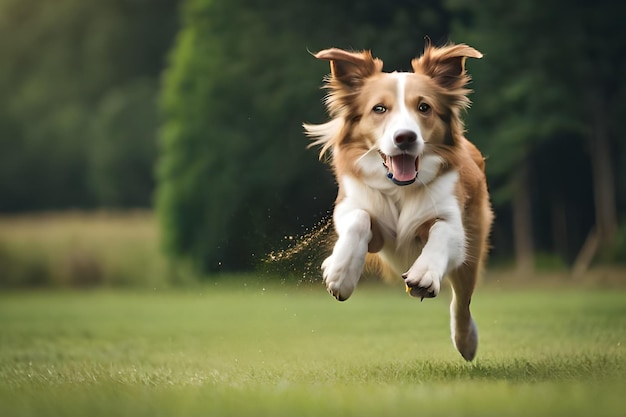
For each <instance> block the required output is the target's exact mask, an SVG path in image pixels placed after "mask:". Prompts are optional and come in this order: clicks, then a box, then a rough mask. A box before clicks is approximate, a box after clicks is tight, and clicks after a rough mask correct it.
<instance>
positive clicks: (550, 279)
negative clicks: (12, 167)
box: [0, 212, 626, 417]
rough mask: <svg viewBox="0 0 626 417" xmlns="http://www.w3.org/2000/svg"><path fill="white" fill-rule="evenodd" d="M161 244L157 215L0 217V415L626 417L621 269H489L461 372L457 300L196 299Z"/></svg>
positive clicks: (388, 296) (211, 290)
mask: <svg viewBox="0 0 626 417" xmlns="http://www.w3.org/2000/svg"><path fill="white" fill-rule="evenodd" d="M158 241H159V239H158V230H157V227H156V224H155V220H154V218H153V216H152V214H151V213H149V212H133V213H115V212H100V213H56V214H55V213H51V214H44V215H23V216H4V217H0V287H1V290H0V416H2V417H5V416H7V417H14V416H15V417H20V416H24V417H26V416H29V417H30V416H32V417H34V416H52V417H54V416H70V417H72V416H86V415H89V416H94V417H97V416H112V415H120V416H121V415H128V416H207V415H210V416H319V415H324V416H334V415H340V416H403V415H416V414H419V415H425V416H461V415H468V416H472V415H476V416H490V415H491V416H503V415H507V416H529V415H545V416H559V415H563V416H565V415H567V416H589V415H593V416H623V415H626V405H625V404H626V402H625V401H624V398H623V393H624V392H626V376H625V374H626V351H625V348H624V344H625V343H626V289H625V288H624V285H623V284H624V280H623V276H624V273H623V270H622V271H620V270H599V269H596V270H594V271H592V273H591V274H588V275H587V278H586V279H584V280H578V281H575V282H574V281H572V280H571V278H567V277H566V276H564V275H559V274H557V273H555V272H554V271H552V272H550V273H549V274H547V275H546V274H543V275H537V276H533V277H523V279H518V280H514V279H511V278H510V277H509V278H506V274H503V273H502V272H498V271H496V270H494V269H493V268H491V269H490V271H489V273H488V274H487V276H486V277H485V279H484V280H483V282H482V283H481V285H480V288H479V290H478V292H477V293H476V295H475V297H474V301H473V305H474V314H475V317H476V320H477V322H478V325H479V331H480V337H481V339H480V345H479V352H478V356H477V358H476V360H475V361H474V362H472V363H466V362H465V361H464V360H463V359H462V358H461V356H460V355H459V354H458V353H457V352H456V351H455V350H454V348H453V346H452V343H451V342H450V338H449V330H448V326H449V325H448V319H449V315H448V303H449V299H450V293H449V291H448V290H447V289H444V291H443V292H442V293H441V294H440V296H439V297H437V298H435V299H432V300H424V302H421V303H420V302H419V301H418V300H416V299H412V298H410V297H409V296H407V295H406V294H405V293H404V289H403V288H402V286H401V283H400V282H398V285H391V286H389V285H382V284H376V283H375V282H371V281H370V282H365V283H362V284H363V285H361V286H359V287H358V288H357V291H356V292H355V294H354V295H353V296H352V298H351V299H350V300H348V301H346V302H344V303H339V302H337V301H335V300H334V299H333V298H332V297H331V296H329V295H328V294H327V293H326V292H325V290H324V288H323V285H322V284H321V282H320V277H319V271H318V269H317V267H313V266H307V268H310V269H307V270H306V271H304V272H305V273H306V279H302V280H301V282H298V279H296V280H294V279H293V275H292V276H291V277H286V276H284V275H283V276H281V275H280V274H283V273H284V271H286V270H288V269H289V268H286V267H287V266H288V265H266V266H267V267H266V268H264V270H263V271H262V272H261V271H259V272H257V273H254V274H248V275H232V276H214V277H210V279H208V280H205V281H204V283H202V284H199V283H198V281H194V280H193V278H190V277H186V278H185V277H184V276H182V277H181V276H180V275H177V276H173V275H172V270H170V269H169V268H168V267H167V263H166V262H165V261H164V259H163V257H162V254H161V252H160V251H159V248H158ZM292 272H293V271H292ZM295 272H297V274H296V275H298V274H300V277H302V275H303V274H302V272H298V271H295ZM524 282H525V283H524ZM444 288H445V287H444Z"/></svg>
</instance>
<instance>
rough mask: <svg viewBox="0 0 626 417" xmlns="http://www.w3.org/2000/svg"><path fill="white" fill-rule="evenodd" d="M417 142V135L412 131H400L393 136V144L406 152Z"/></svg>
mask: <svg viewBox="0 0 626 417" xmlns="http://www.w3.org/2000/svg"><path fill="white" fill-rule="evenodd" d="M416 140H417V134H416V133H415V132H414V131H412V130H406V129H403V130H398V131H397V132H396V133H395V134H394V135H393V143H394V144H395V145H396V146H397V147H398V148H399V149H400V150H401V151H406V150H407V149H409V148H410V147H411V146H413V144H414V143H415V141H416Z"/></svg>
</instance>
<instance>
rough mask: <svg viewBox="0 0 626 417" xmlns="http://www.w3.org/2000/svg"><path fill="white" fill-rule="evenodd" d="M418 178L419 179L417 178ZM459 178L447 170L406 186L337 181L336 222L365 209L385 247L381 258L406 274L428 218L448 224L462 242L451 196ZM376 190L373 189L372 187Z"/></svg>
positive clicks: (456, 206) (349, 179)
mask: <svg viewBox="0 0 626 417" xmlns="http://www.w3.org/2000/svg"><path fill="white" fill-rule="evenodd" d="M418 178H419V177H418ZM458 178H459V175H458V173H457V172H456V171H454V170H451V171H448V172H446V173H444V174H443V175H440V176H438V177H436V178H432V179H431V180H430V181H428V182H426V183H425V184H423V183H421V182H420V181H419V180H418V181H417V182H416V183H414V184H412V185H410V186H405V187H401V186H397V185H395V184H393V183H391V181H388V180H386V179H385V181H388V183H389V184H386V183H385V184H384V189H381V188H379V187H377V185H379V184H378V183H375V184H373V186H372V185H368V184H367V183H366V182H365V181H363V180H360V179H357V178H355V177H352V176H344V177H343V178H341V185H342V188H343V191H344V193H345V198H344V199H343V200H342V201H341V202H340V203H339V204H338V206H337V207H336V211H337V212H336V220H337V219H340V218H342V217H343V216H342V214H345V215H349V213H350V212H351V211H352V210H355V209H362V210H365V211H366V212H367V213H369V215H370V216H371V218H372V219H374V221H375V222H376V223H377V225H378V226H379V228H380V230H381V232H382V234H383V238H384V240H385V245H384V247H383V249H382V251H381V256H382V257H383V258H385V260H387V261H388V262H389V264H390V266H391V267H392V268H393V269H394V270H396V272H397V273H398V274H401V273H402V272H404V271H406V269H407V268H409V266H411V264H412V263H413V262H414V261H415V259H416V258H417V256H419V254H420V252H421V250H422V247H423V244H424V242H420V241H418V240H417V239H416V238H415V236H416V231H417V229H418V228H419V227H420V226H421V225H423V224H424V223H426V222H428V221H430V220H432V219H441V220H445V221H446V222H447V223H449V224H450V225H451V226H452V227H453V228H454V229H455V230H456V231H457V232H458V234H459V235H460V238H461V240H462V241H463V240H464V233H463V226H462V221H461V212H460V208H459V204H458V201H457V198H456V194H455V187H456V183H457V181H458ZM375 187H376V188H375Z"/></svg>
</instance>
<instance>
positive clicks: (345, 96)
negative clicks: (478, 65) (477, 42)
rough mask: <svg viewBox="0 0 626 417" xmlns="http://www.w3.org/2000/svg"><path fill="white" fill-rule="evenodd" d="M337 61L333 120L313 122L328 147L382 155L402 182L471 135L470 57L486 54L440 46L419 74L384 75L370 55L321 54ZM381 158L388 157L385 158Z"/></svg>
mask: <svg viewBox="0 0 626 417" xmlns="http://www.w3.org/2000/svg"><path fill="white" fill-rule="evenodd" d="M315 57H316V58H318V59H323V60H328V61H330V68H331V74H330V76H329V77H328V78H327V79H326V84H325V87H326V88H327V89H329V90H330V93H329V94H328V96H327V98H326V106H327V108H328V111H329V114H330V116H331V118H332V120H331V121H330V122H328V123H326V124H324V125H317V126H314V125H305V128H306V130H307V132H308V134H309V135H310V136H312V137H314V138H316V139H317V140H316V141H315V142H314V144H320V145H322V151H321V154H324V153H325V152H326V151H327V150H329V149H332V148H336V147H342V146H344V147H350V148H351V149H354V150H358V152H359V153H360V155H356V156H357V160H358V158H359V157H361V156H363V155H366V154H369V153H372V152H378V153H379V154H380V155H381V156H382V158H383V163H384V165H385V167H386V168H387V170H388V176H389V178H390V179H391V180H392V181H393V182H394V183H396V184H397V185H408V184H411V183H413V182H414V181H415V178H416V176H417V175H418V172H419V169H420V160H421V158H422V156H423V155H424V154H425V153H428V152H429V151H435V152H436V149H437V148H442V147H454V145H455V143H456V142H457V141H458V138H459V137H461V136H462V135H463V123H462V121H461V119H460V112H461V110H462V109H464V108H466V107H467V106H468V105H469V99H468V98H467V94H468V93H469V91H470V90H468V89H467V88H466V85H467V83H468V82H469V77H468V76H467V74H466V72H465V60H466V58H468V57H471V58H481V57H482V54H481V53H480V52H478V51H477V50H475V49H473V48H471V47H469V46H467V45H463V44H460V45H452V44H451V45H447V46H444V47H439V48H438V47H433V46H431V45H430V44H428V45H427V46H426V48H425V50H424V54H423V55H422V56H421V57H419V58H416V59H414V60H413V61H412V67H413V72H393V73H386V72H383V71H382V68H383V62H382V61H381V60H380V59H377V58H374V57H372V54H371V53H370V52H369V51H363V52H348V51H344V50H341V49H336V48H332V49H326V50H323V51H320V52H318V53H317V54H315ZM379 161H380V159H379Z"/></svg>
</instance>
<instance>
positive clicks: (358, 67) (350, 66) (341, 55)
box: [314, 48, 383, 87]
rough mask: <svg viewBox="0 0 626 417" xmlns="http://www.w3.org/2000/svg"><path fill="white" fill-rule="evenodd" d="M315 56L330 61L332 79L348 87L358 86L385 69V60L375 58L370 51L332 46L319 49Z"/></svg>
mask: <svg viewBox="0 0 626 417" xmlns="http://www.w3.org/2000/svg"><path fill="white" fill-rule="evenodd" d="M314 56H315V58H317V59H323V60H326V61H330V73H331V81H332V80H333V79H334V80H336V81H338V82H339V83H340V84H341V85H343V86H347V87H357V86H359V85H360V84H361V83H362V81H363V80H364V79H365V78H367V77H369V76H371V75H373V74H374V73H376V72H381V71H382V69H383V61H381V60H380V59H378V58H373V57H372V53H371V52H370V51H362V52H348V51H344V50H343V49H338V48H331V49H324V50H323V51H319V52H318V53H316V54H314Z"/></svg>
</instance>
